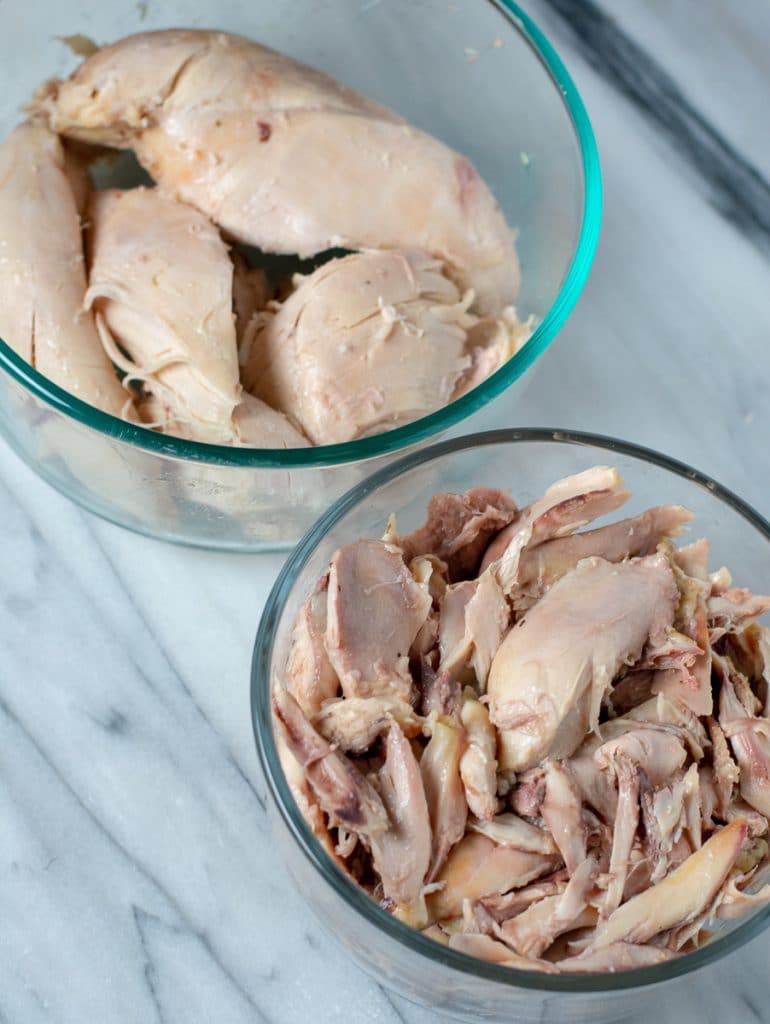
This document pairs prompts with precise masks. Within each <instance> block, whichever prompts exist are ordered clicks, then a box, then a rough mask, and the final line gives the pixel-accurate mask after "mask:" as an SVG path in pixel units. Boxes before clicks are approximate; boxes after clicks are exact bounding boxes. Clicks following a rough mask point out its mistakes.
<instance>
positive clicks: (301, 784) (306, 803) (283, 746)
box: [275, 733, 345, 870]
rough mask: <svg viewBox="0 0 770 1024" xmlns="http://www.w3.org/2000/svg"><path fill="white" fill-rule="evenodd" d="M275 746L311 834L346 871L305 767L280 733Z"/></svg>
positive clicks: (277, 735)
mask: <svg viewBox="0 0 770 1024" xmlns="http://www.w3.org/2000/svg"><path fill="white" fill-rule="evenodd" d="M275 745H276V750H277V751H278V759H279V761H280V762H281V768H283V773H284V775H285V776H286V782H287V783H288V785H289V789H290V790H291V795H292V796H293V797H294V801H295V803H296V804H297V807H298V808H299V810H300V813H301V814H302V817H303V818H304V819H305V821H306V822H307V824H308V826H309V827H310V830H311V832H312V833H313V835H314V836H315V837H316V839H317V840H318V841H319V843H320V844H321V846H323V848H324V849H325V850H326V852H327V853H328V854H329V856H330V857H331V858H332V860H333V861H334V862H335V863H336V864H337V865H338V866H339V867H342V868H343V870H344V868H345V865H344V863H342V862H341V858H340V856H339V854H338V851H337V849H336V847H335V845H334V842H333V841H332V837H331V836H330V835H329V829H328V828H327V825H326V818H325V816H324V813H323V811H322V810H321V806H320V804H319V803H318V800H317V798H316V795H315V793H314V792H313V790H312V789H311V787H310V785H309V783H308V780H307V776H306V775H305V769H304V767H303V766H302V764H301V763H300V762H299V761H298V760H297V758H296V756H295V755H294V753H293V752H292V750H291V749H290V748H289V746H288V744H287V742H286V740H285V739H284V737H283V735H281V734H280V733H278V734H276V743H275Z"/></svg>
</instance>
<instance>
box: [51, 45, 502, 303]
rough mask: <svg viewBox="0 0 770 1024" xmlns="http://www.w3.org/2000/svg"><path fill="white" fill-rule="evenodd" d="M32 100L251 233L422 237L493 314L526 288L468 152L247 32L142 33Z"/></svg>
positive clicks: (267, 237) (311, 241)
mask: <svg viewBox="0 0 770 1024" xmlns="http://www.w3.org/2000/svg"><path fill="white" fill-rule="evenodd" d="M34 106H35V109H37V110H38V111H39V112H41V113H43V114H45V115H46V116H47V117H48V120H49V122H50V125H51V127H52V128H53V130H54V131H56V132H59V133H60V134H62V135H65V136H71V137H73V138H78V139H82V140H85V141H88V142H96V143H99V144H101V145H107V146H116V147H120V148H126V147H130V148H133V149H134V151H135V152H136V155H137V157H138V158H139V161H140V162H141V163H142V164H143V165H144V166H145V167H146V168H147V170H148V171H149V172H150V174H151V175H152V176H153V178H154V179H155V180H156V181H157V182H158V183H159V184H161V185H163V186H164V187H165V188H166V189H167V190H168V191H170V192H172V193H174V194H176V195H178V196H179V197H180V198H181V199H184V200H185V201H186V202H189V203H191V204H193V205H194V206H197V207H198V209H200V210H201V211H202V212H203V213H205V214H206V215H207V216H208V217H210V218H211V219H212V220H213V221H215V222H216V223H217V224H219V225H220V226H221V227H222V228H223V229H224V230H225V231H226V232H227V233H228V234H229V235H230V236H231V237H233V238H235V239H237V240H238V241H241V242H245V243H247V244H249V245H255V246H258V247H259V248H260V249H262V250H264V251H266V252H277V253H281V252H282V253H298V254H299V255H300V256H312V255H314V254H315V253H318V252H322V251H324V250H326V249H329V248H332V247H340V246H342V247H347V248H350V249H362V248H380V249H424V250H425V251H426V252H429V253H431V254H432V255H434V256H436V257H438V258H439V259H442V260H445V261H446V262H447V263H449V264H450V265H451V266H452V268H453V271H454V272H455V274H456V275H457V278H458V280H459V281H460V282H461V286H462V287H463V288H473V289H474V290H475V292H476V301H477V304H478V306H479V309H480V310H481V311H482V312H488V311H490V310H492V311H494V310H499V309H501V308H502V307H504V306H506V305H508V304H509V303H511V302H512V301H513V300H514V298H515V296H516V291H517V288H518V282H519V268H518V261H517V259H516V253H515V249H514V244H513V235H512V233H511V231H510V229H509V228H508V226H507V224H506V223H505V219H504V218H503V215H502V213H501V212H500V210H499V208H498V206H497V204H496V202H495V200H494V198H493V196H492V194H491V193H490V191H489V190H488V189H487V187H486V185H485V184H484V182H483V181H482V180H481V178H480V177H479V175H478V173H477V172H476V170H475V169H474V167H473V166H472V165H471V164H470V162H469V161H468V160H467V159H466V158H465V157H463V156H460V155H459V154H457V153H455V152H453V151H452V150H451V149H449V148H448V147H447V146H445V145H444V144H443V143H441V142H439V141H438V140H437V139H434V138H433V137H432V136H430V135H427V134H425V133H423V132H421V131H419V130H418V129H416V128H414V127H412V126H410V125H408V124H407V123H406V122H404V121H403V120H402V119H401V118H399V117H398V116H397V115H396V114H394V113H392V112H391V111H389V110H387V109H386V108H384V107H382V106H380V105H379V104H377V103H374V102H373V101H371V100H369V99H367V98H366V97H364V96H361V95H360V94H359V93H356V92H354V91H353V90H352V89H348V88H346V87H345V86H343V85H341V84H340V83H338V82H336V81H335V80H334V79H332V78H329V77H328V76H327V75H324V74H322V73H320V72H318V71H316V70H314V69H312V68H309V67H306V66H305V65H302V64H299V63H298V62H296V61H293V60H291V59H290V58H289V57H287V56H284V55H283V54H279V53H276V52H275V51H273V50H269V49H267V48H266V47H264V46H260V45H259V44H257V43H254V42H252V41H250V40H247V39H244V38H242V37H240V36H234V35H228V34H226V33H224V32H214V31H197V30H190V29H186V30H182V29H173V30H165V31H160V32H147V33H142V34H139V35H134V36H129V37H128V38H126V39H122V40H120V41H118V42H117V43H114V44H112V45H111V46H106V47H104V48H102V49H100V50H98V51H97V52H96V53H95V54H94V55H93V56H91V57H89V58H88V59H87V60H85V61H84V62H83V63H82V64H81V65H80V67H78V68H77V69H76V71H75V72H74V74H73V75H72V76H71V77H70V78H69V79H67V80H65V81H56V80H54V81H51V82H48V83H46V85H45V86H43V87H42V89H41V90H40V91H39V93H38V96H37V97H36V103H35V105H34ZM320 182H322V183H323V187H317V183H320ZM372 196H376V200H377V201H376V202H372Z"/></svg>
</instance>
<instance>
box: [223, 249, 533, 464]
mask: <svg viewBox="0 0 770 1024" xmlns="http://www.w3.org/2000/svg"><path fill="white" fill-rule="evenodd" d="M468 305H469V302H468V300H467V299H465V300H464V299H463V297H462V294H461V293H460V291H459V290H458V288H457V286H456V285H455V284H454V283H453V282H452V281H451V280H450V278H449V277H448V276H447V275H446V273H445V272H444V268H443V266H442V264H441V262H440V261H438V260H436V259H435V258H434V257H432V256H429V255H428V254H426V253H424V252H419V251H412V250H408V251H385V252H374V251H367V252H358V253H353V254H351V255H349V256H344V257H341V258H339V259H334V260H331V261H329V262H328V263H325V264H324V265H323V266H321V267H319V268H318V269H317V270H315V271H314V272H313V273H312V274H310V275H309V276H307V277H301V276H300V275H297V276H296V277H295V280H294V290H293V291H292V293H291V294H290V295H289V297H288V298H287V299H286V300H285V302H283V303H277V304H272V305H271V307H270V311H268V312H266V313H264V314H260V315H258V316H257V317H256V318H255V319H254V320H253V321H252V325H251V326H250V327H249V329H248V330H247V331H246V333H245V336H244V338H243V340H242V342H241V352H240V359H241V365H242V377H243V382H244V385H245V387H246V388H247V390H249V391H250V392H251V393H252V394H254V395H256V396H257V397H258V398H261V399H263V400H264V401H265V402H267V403H268V404H269V405H271V406H273V407H275V408H276V409H280V410H281V411H283V412H285V413H286V414H287V415H289V416H290V417H291V418H292V420H294V421H295V422H296V423H297V424H299V425H300V426H301V428H302V430H303V431H304V432H305V433H306V434H307V436H308V437H309V438H310V440H311V441H313V442H314V443H315V444H334V443H339V442H343V441H351V440H355V439H356V438H359V437H365V436H367V435H369V434H373V433H379V432H380V431H383V430H388V429H391V428H393V427H397V426H400V425H401V424H404V423H408V422H410V421H411V420H414V419H417V418H419V417H420V416H424V415H426V414H427V413H429V412H433V411H434V410H435V409H438V408H440V407H441V406H443V405H446V404H447V403H448V402H449V401H451V400H452V397H453V393H454V390H455V386H456V384H457V382H458V380H459V379H460V375H461V374H462V373H463V372H464V371H465V370H466V369H467V367H468V366H469V364H470V361H471V355H470V352H471V347H472V341H471V340H469V332H470V330H471V328H472V327H473V326H474V324H475V323H476V322H477V320H478V317H476V316H474V315H473V314H471V313H469V311H468ZM514 349H515V345H514V342H513V340H512V342H511V349H510V351H509V352H508V356H507V357H509V356H511V355H513V353H514ZM507 357H506V358H507Z"/></svg>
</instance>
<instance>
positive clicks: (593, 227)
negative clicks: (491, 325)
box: [0, 0, 601, 551]
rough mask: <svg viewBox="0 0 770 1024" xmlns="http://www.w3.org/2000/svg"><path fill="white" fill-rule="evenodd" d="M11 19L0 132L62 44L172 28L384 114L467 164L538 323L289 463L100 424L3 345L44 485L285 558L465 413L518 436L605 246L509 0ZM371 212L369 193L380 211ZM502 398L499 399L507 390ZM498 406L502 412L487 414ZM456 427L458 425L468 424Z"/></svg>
mask: <svg viewBox="0 0 770 1024" xmlns="http://www.w3.org/2000/svg"><path fill="white" fill-rule="evenodd" d="M164 10H168V8H164V5H162V4H149V5H147V4H129V5H124V6H123V8H122V9H121V11H120V12H117V11H116V10H114V8H113V7H111V6H110V5H106V4H97V3H89V4H86V5H85V9H84V7H83V6H82V5H81V6H79V7H78V16H77V18H76V19H75V20H74V21H73V15H72V13H71V9H70V8H69V7H68V5H67V4H59V5H55V4H53V3H46V17H45V18H41V16H40V10H39V4H28V5H21V4H20V5H16V6H15V7H14V9H13V11H12V12H9V13H8V15H7V17H8V19H9V22H8V24H7V25H5V23H4V31H3V32H2V33H0V63H1V64H2V66H3V68H4V69H5V73H6V74H5V81H6V83H11V86H9V88H10V89H11V90H12V92H11V93H10V95H9V93H8V89H6V95H5V102H4V104H3V105H2V107H0V136H4V135H5V134H6V133H7V132H9V131H10V130H11V128H12V127H13V125H14V124H15V123H16V122H17V121H18V120H19V118H20V116H21V115H20V114H19V110H20V108H21V107H22V106H23V104H24V103H25V102H26V101H28V100H29V98H30V96H31V95H32V93H33V92H34V90H35V88H36V87H37V86H38V85H39V84H40V83H41V82H42V81H43V80H45V79H46V78H48V77H50V76H51V75H54V74H57V75H62V74H67V73H69V71H70V70H71V67H72V66H73V65H74V64H75V63H76V58H74V57H73V56H72V54H70V53H69V52H68V51H67V50H66V49H65V47H64V46H63V44H62V43H61V42H60V41H57V37H66V36H69V35H71V34H72V33H75V32H78V33H88V35H89V36H93V37H94V39H95V40H96V41H97V42H107V41H112V40H113V39H116V38H118V37H120V36H123V35H126V34H129V33H131V32H139V31H146V30H149V29H156V28H166V27H170V25H174V26H179V25H186V26H192V27H205V26H209V27H211V26H215V27H217V28H221V29H224V30H227V31H232V32H239V33H242V34H243V35H246V36H249V37H251V38H253V39H256V40H259V41H260V42H263V43H266V44H267V45H269V46H273V47H275V48H277V49H280V50H284V51H285V52H287V53H289V54H291V55H292V56H295V57H297V58H299V59H300V60H304V61H306V62H307V63H309V64H312V65H315V66H317V67H320V68H322V69H323V70H325V71H328V72H330V73H331V74H333V75H335V76H337V77H339V78H341V79H342V80H343V81H345V82H347V83H348V84H350V85H352V86H355V87H356V88H358V89H360V90H361V91H363V92H365V93H368V94H369V95H371V96H373V97H375V98H376V99H378V100H381V101H382V102H384V103H386V104H389V105H390V106H392V107H394V108H395V109H396V110H398V111H399V112H400V113H401V114H403V115H404V116H405V117H407V118H408V119H409V120H411V121H413V122H414V123H415V124H417V125H418V126H420V127H422V128H424V129H427V130H428V131H431V132H433V133H434V134H436V135H437V136H439V137H440V138H441V139H443V140H444V141H446V142H447V143H448V144H449V145H451V146H453V147H454V148H456V149H458V150H460V151H462V152H464V153H466V154H467V155H468V156H469V157H470V158H471V159H472V160H473V162H474V163H475V165H476V167H477V168H478V170H479V171H480V172H481V174H482V176H483V177H484V178H485V179H486V181H487V182H488V183H489V185H490V186H491V188H492V190H493V191H494V193H495V195H496V197H497V199H498V200H499V202H500V205H501V207H502V208H503V210H504V212H505V215H506V217H507V218H508V221H509V223H510V224H511V225H513V226H515V227H516V228H517V229H518V232H519V237H518V249H519V256H520V260H521V264H522V288H521V293H520V296H519V309H520V312H521V314H522V315H528V314H530V313H532V314H534V315H535V316H536V318H537V320H538V326H537V329H536V330H535V332H534V334H533V336H532V338H531V339H530V340H529V342H528V343H527V345H526V346H525V347H524V348H523V349H522V350H521V351H520V352H519V353H518V354H517V355H516V356H514V358H513V359H511V360H510V361H509V362H508V363H507V364H506V365H505V366H504V367H502V368H501V369H500V370H498V372H497V373H496V374H494V376H492V377H491V378H490V379H489V380H487V381H485V382H484V383H483V384H482V385H481V386H480V387H478V388H476V389H475V390H474V391H472V392H470V393H469V394H468V395H465V396H464V397H463V398H461V399H459V400H458V401H456V402H454V403H452V404H451V405H450V406H447V407H446V408H443V409H440V410H439V411H437V412H435V413H433V414H432V415H430V416H426V417H424V418H423V419H421V420H419V421H417V422H415V423H412V424H409V425H408V426H404V427H400V428H399V429H396V430H393V431H390V432H388V433H385V434H380V435H378V436H376V437H371V438H366V439H363V440H359V441H352V442H349V443H346V444H337V445H329V446H324V447H319V448H311V449H303V450H296V451H278V450H253V449H246V448H229V447H220V446H215V445H208V444H202V443H198V442H193V441H183V440H179V439H177V438H173V437H166V436H164V435H162V434H157V433H153V432H152V431H149V430H145V429H143V428H140V427H137V426H133V425H131V424H127V423H124V422H122V421H121V420H118V419H115V418H114V417H112V416H108V415H106V414H104V413H102V412H99V411H97V410H95V409H93V408H91V407H90V406H88V405H85V404H84V403H83V402H81V401H79V400H78V399H76V398H73V397H72V396H71V395H68V394H67V393H65V392H64V391H62V390H61V389H60V388H58V387H56V386H55V385H53V384H51V383H50V382H49V381H48V380H46V379H45V378H44V377H42V376H41V375H40V374H39V373H37V372H36V371H35V370H33V369H32V368H31V367H30V366H28V365H27V364H26V363H25V362H24V361H23V360H21V359H20V358H19V357H18V356H17V355H15V354H14V352H12V351H11V349H10V348H9V347H8V346H7V345H5V344H4V343H3V342H2V341H0V434H2V435H3V436H4V437H5V438H6V440H7V441H8V443H9V444H10V445H11V447H12V448H14V450H15V451H16V452H17V453H18V454H19V455H20V456H21V458H22V459H24V460H25V461H26V462H27V463H28V464H29V465H30V466H31V467H32V468H33V469H35V470H36V472H38V473H39V474H40V476H42V477H43V478H44V479H46V480H48V481H49V483H51V484H53V485H54V486H55V487H57V488H58V489H59V490H60V491H62V492H63V493H64V494H66V495H68V496H69V497H70V498H72V499H73V500H75V501H77V502H79V503H80V504H81V505H83V506H85V507H86V508H88V509H90V510H91V511H92V512H96V513H97V514H99V515H101V516H103V517H104V518H106V519H110V520H112V521H114V522H117V523H120V524H122V525H123V526H127V527H129V528H132V529H134V530H138V531H140V532H142V533H146V534H149V535H152V536H155V537H160V538H163V539H166V540H171V541H176V542H179V543H187V544H195V545H201V546H206V547H216V548H229V549H233V550H243V551H259V550H269V549H274V548H282V547H287V546H290V545H291V544H292V543H293V542H294V541H296V540H297V539H298V538H299V537H300V536H301V535H302V534H303V533H304V532H305V530H307V529H308V528H309V527H310V526H311V524H312V523H313V522H314V520H315V519H316V518H317V517H318V516H319V515H320V514H321V512H322V511H323V510H324V509H325V508H327V507H328V505H329V504H330V502H332V501H333V500H335V499H336V498H337V497H339V495H340V494H342V493H344V491H346V490H347V489H348V488H350V487H352V486H354V485H355V484H356V483H358V482H360V481H361V480H362V479H363V478H364V477H365V476H366V475H368V474H369V473H371V472H372V470H374V469H376V468H378V467H379V466H382V465H383V464H384V463H386V462H388V461H391V460H392V459H393V458H394V453H402V452H404V451H407V450H412V449H414V448H416V447H418V446H421V445H424V444H425V443H426V442H427V441H428V440H429V439H430V438H434V439H435V438H436V436H437V435H439V434H441V433H443V432H445V431H447V430H449V429H450V428H452V427H455V426H457V425H458V424H460V423H461V422H463V421H466V420H467V419H468V418H469V417H473V420H472V423H473V426H474V427H475V428H476V429H479V428H480V427H489V426H502V425H507V424H508V423H509V422H510V415H511V409H512V408H513V398H514V394H513V390H512V389H514V388H516V387H520V386H521V383H522V380H521V378H522V374H524V372H525V371H526V370H527V369H529V368H530V367H531V366H532V364H533V363H534V362H535V361H536V360H537V359H538V357H539V356H540V355H541V354H542V352H544V351H545V349H546V348H547V347H548V345H549V344H550V343H551V341H552V340H553V338H554V337H555V335H556V334H557V332H558V331H559V329H560V328H561V326H562V324H563V323H564V321H565V320H566V318H567V316H568V314H569V312H570V311H571V309H572V307H573V306H574V304H575V302H576V301H577V298H578V296H579V294H580V292H581V290H582V288H583V284H584V282H585V280H586V277H587V274H588V271H589V268H590V265H591V262H592V260H593V256H594V251H595V248H596V242H597V237H598V232H599V222H600V218H601V180H600V173H599V161H598V156H597V152H596V144H595V141H594V137H593V133H592V131H591V127H590V124H589V121H588V117H587V115H586V112H585V109H584V107H583V104H582V102H581V100H580V97H579V96H578V93H577V90H576V89H575V86H574V85H573V83H572V80H571V79H570V77H569V75H568V74H567V72H566V70H565V68H564V66H563V64H562V63H561V61H560V60H559V58H558V56H557V55H556V53H555V52H554V50H553V48H552V47H551V45H550V43H549V42H548V41H547V39H546V38H545V37H544V36H543V34H542V33H541V32H540V30H539V29H538V28H537V26H536V25H535V24H533V22H532V21H531V19H530V18H528V17H527V15H526V14H525V13H524V12H523V11H522V10H520V9H519V8H518V6H517V5H516V4H515V3H512V2H510V0H500V2H494V0H481V2H478V0H477V2H473V3H471V2H469V0H462V2H460V3H448V2H447V0H421V2H420V3H413V2H412V0H388V3H377V2H373V3H361V0H325V2H324V0H320V2H319V0H275V2H273V3H263V4H256V5H255V4H243V3H242V2H241V0H219V2H218V3H217V4H216V5H214V4H211V3H206V2H205V0H175V2H174V4H173V10H172V11H171V14H170V15H168V14H164V13H163V12H164ZM372 201H373V202H376V196H373V197H372ZM503 393H505V394H503ZM495 399H496V400H497V401H494V400H495ZM463 427H466V423H463Z"/></svg>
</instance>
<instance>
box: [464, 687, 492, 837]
mask: <svg viewBox="0 0 770 1024" xmlns="http://www.w3.org/2000/svg"><path fill="white" fill-rule="evenodd" d="M460 720H461V722H462V724H463V728H464V729H465V738H466V743H467V746H466V748H465V750H464V751H463V755H462V757H461V758H460V778H461V779H462V782H463V786H464V788H465V799H466V801H467V804H468V808H469V810H470V812H471V814H475V815H476V817H477V818H479V819H480V820H482V821H488V820H490V819H492V818H494V816H495V814H496V813H497V734H496V733H495V729H494V726H493V725H492V724H491V722H490V721H489V712H488V711H487V709H486V707H485V706H484V705H483V704H481V703H479V701H478V700H476V697H475V694H474V692H473V691H472V690H467V691H466V694H465V700H464V701H463V705H462V708H461V710H460Z"/></svg>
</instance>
